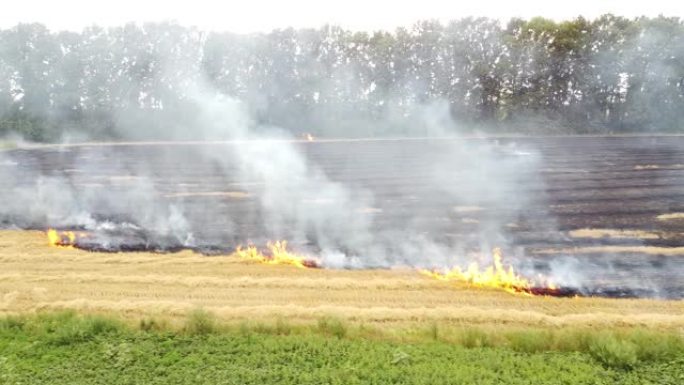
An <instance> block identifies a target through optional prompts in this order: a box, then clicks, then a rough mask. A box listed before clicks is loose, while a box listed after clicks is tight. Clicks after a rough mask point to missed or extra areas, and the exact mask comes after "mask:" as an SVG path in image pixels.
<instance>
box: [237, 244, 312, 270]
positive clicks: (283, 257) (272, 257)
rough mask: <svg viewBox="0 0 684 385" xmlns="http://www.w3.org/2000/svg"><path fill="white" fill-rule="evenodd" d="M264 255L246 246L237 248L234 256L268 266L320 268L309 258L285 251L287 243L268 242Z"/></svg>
mask: <svg viewBox="0 0 684 385" xmlns="http://www.w3.org/2000/svg"><path fill="white" fill-rule="evenodd" d="M266 249H267V252H266V253H262V252H261V251H259V249H257V248H256V246H248V247H247V248H245V249H243V248H242V247H241V246H238V248H237V249H235V252H234V255H235V256H237V257H240V258H243V259H249V260H252V261H257V262H260V263H265V264H268V265H292V266H296V267H299V268H313V267H320V263H319V262H318V261H317V260H315V259H313V258H310V257H306V256H303V255H299V254H295V253H293V252H291V251H289V250H288V249H287V241H276V242H268V243H267V244H266Z"/></svg>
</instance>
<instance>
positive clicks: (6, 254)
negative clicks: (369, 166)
mask: <svg viewBox="0 0 684 385" xmlns="http://www.w3.org/2000/svg"><path fill="white" fill-rule="evenodd" d="M282 246H284V245H282V244H280V245H275V244H274V245H272V247H273V250H272V253H274V254H271V251H268V250H264V253H260V252H258V251H256V250H255V249H251V248H247V249H244V248H243V249H240V250H239V251H237V252H234V253H232V255H220V256H219V255H216V256H212V257H207V256H205V255H201V254H198V253H195V252H191V251H181V252H178V253H170V254H159V253H150V252H129V253H101V252H89V251H84V250H79V249H77V248H72V247H55V246H51V245H49V244H48V242H47V239H46V235H45V233H44V232H38V231H28V232H27V231H3V232H1V233H0V248H1V249H2V258H0V265H1V267H2V270H1V271H2V273H1V274H0V292H2V293H3V295H2V297H0V310H1V311H3V312H10V313H14V312H22V313H25V312H32V311H38V310H43V311H44V310H56V309H77V310H80V311H86V312H98V313H102V312H105V313H107V312H115V313H119V314H121V313H124V314H128V315H131V316H134V317H135V316H149V315H154V316H159V315H163V316H165V317H182V316H184V315H185V314H186V313H188V312H190V311H192V310H194V309H196V308H197V307H202V308H204V309H207V310H208V311H211V312H212V313H214V314H216V315H217V316H219V317H221V318H222V319H225V320H228V321H230V320H234V321H236V320H245V319H262V320H263V319H276V318H278V317H286V318H287V319H288V320H290V321H292V322H309V321H313V320H316V319H318V318H320V317H323V316H330V315H332V316H337V317H340V318H343V319H348V320H350V321H358V322H365V323H382V324H384V325H388V324H412V323H416V322H426V321H435V322H450V323H454V322H455V323H459V324H477V325H504V324H505V325H508V326H509V327H516V326H519V327H522V326H534V327H552V326H561V325H566V324H567V325H570V324H572V325H575V326H576V325H580V326H581V325H586V326H592V327H596V326H606V327H611V326H621V327H624V326H648V327H655V328H660V329H677V328H681V327H682V326H684V316H683V315H682V314H684V303H682V302H681V301H663V300H649V299H623V300H620V301H616V300H613V299H607V298H585V297H572V298H553V297H548V296H531V295H522V294H519V293H517V294H511V293H507V292H506V291H503V290H500V289H497V288H487V287H482V286H479V285H473V284H467V283H464V282H461V281H459V280H453V281H447V282H444V281H443V280H442V279H432V278H430V277H428V276H426V275H424V274H420V272H417V271H416V270H414V269H411V268H395V269H372V270H368V269H358V270H333V269H321V268H315V266H314V265H309V266H307V264H308V263H306V262H305V260H304V259H300V258H299V257H298V256H295V255H293V254H291V253H289V252H288V253H286V252H284V251H283V249H279V247H282ZM275 253H281V254H275ZM278 263H280V264H278Z"/></svg>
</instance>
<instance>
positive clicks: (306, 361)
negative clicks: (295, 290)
mask: <svg viewBox="0 0 684 385" xmlns="http://www.w3.org/2000/svg"><path fill="white" fill-rule="evenodd" d="M214 322H215V321H213V320H212V319H211V318H210V317H209V316H207V315H206V314H205V313H194V315H192V316H191V317H190V318H188V320H187V321H186V323H185V324H184V326H183V328H182V329H180V330H177V331H169V330H168V329H165V328H164V327H163V326H162V327H161V328H160V324H159V323H155V321H154V320H150V319H147V321H145V322H142V323H141V324H140V328H136V329H132V328H130V327H126V326H124V325H123V324H122V323H121V322H120V321H117V320H116V319H111V318H103V317H92V316H90V317H78V316H75V315H74V314H71V313H57V314H49V315H41V316H38V317H12V318H5V319H0V381H2V383H3V384H8V385H9V384H12V385H15V384H131V383H141V384H197V383H202V384H204V383H207V384H208V383H211V384H269V383H274V384H275V383H277V384H321V383H326V384H369V383H373V384H397V383H402V384H453V383H477V384H660V385H662V384H679V383H681V380H682V368H683V367H684V362H683V361H682V359H681V355H682V353H683V352H684V343H682V341H681V339H680V340H675V339H672V338H671V337H670V338H668V337H666V336H663V335H658V334H654V333H644V332H641V333H633V334H631V335H627V336H624V337H622V338H615V337H612V336H610V335H603V336H600V337H597V335H598V334H597V333H595V334H588V333H586V332H584V333H574V334H573V333H566V335H565V338H564V339H562V340H563V341H565V342H564V343H565V345H561V347H565V348H568V347H570V345H571V344H572V342H574V344H575V346H578V347H579V348H580V349H581V350H582V351H572V350H565V351H556V352H550V351H545V349H546V346H547V345H546V341H548V340H549V339H553V336H554V335H553V334H549V333H543V334H539V333H537V334H534V333H529V332H528V333H518V334H511V335H509V336H508V338H509V341H510V344H509V346H507V347H493V346H492V345H491V343H490V342H488V341H489V340H488V338H487V336H488V334H485V333H482V332H478V331H477V330H475V329H471V330H468V331H467V332H465V333H462V336H463V337H464V338H462V340H461V341H460V342H459V343H454V342H453V341H445V340H444V339H443V338H442V337H441V336H440V335H439V334H438V333H435V332H434V330H433V332H432V333H428V334H427V335H426V336H425V337H423V338H422V339H421V340H418V341H414V342H400V341H392V340H387V339H379V338H378V337H377V336H378V334H377V331H375V330H373V329H372V328H370V329H369V328H356V329H349V328H348V327H347V326H346V325H345V324H343V323H340V322H339V321H334V320H327V321H320V322H319V323H318V324H317V325H314V326H312V327H310V328H306V329H304V328H301V327H299V328H297V327H293V326H291V325H290V324H288V323H287V322H286V321H281V322H279V323H278V324H276V325H275V326H271V327H267V326H263V324H262V325H261V326H250V325H248V324H241V325H240V326H239V327H234V328H221V327H219V326H217V324H215V323H214ZM351 333H355V334H353V335H349V334H351ZM555 336H558V334H555ZM550 337H551V338H550ZM540 341H541V343H540Z"/></svg>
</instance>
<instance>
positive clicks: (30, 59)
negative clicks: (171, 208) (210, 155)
mask: <svg viewBox="0 0 684 385" xmlns="http://www.w3.org/2000/svg"><path fill="white" fill-rule="evenodd" d="M683 76H684V22H683V21H682V20H681V19H679V18H676V17H664V16H660V17H656V18H647V17H641V18H634V19H628V18H624V17H620V16H616V15H610V14H608V15H603V16H600V17H598V18H596V19H593V20H588V19H585V18H582V17H578V18H576V19H573V20H565V21H560V22H556V21H553V20H548V19H544V18H539V17H537V18H532V19H529V20H523V19H512V20H510V21H509V22H508V23H507V24H506V25H502V24H501V22H500V21H499V20H496V19H490V18H463V19H459V20H453V21H450V22H448V23H441V22H439V21H436V20H425V21H420V22H417V23H415V24H414V25H412V26H410V27H407V28H398V29H397V30H395V31H376V32H373V33H367V32H358V31H351V30H346V29H344V28H341V27H337V26H324V27H322V28H319V29H309V28H307V29H294V28H286V29H280V30H275V31H272V32H270V33H258V34H249V35H239V34H232V33H206V34H204V33H200V32H199V31H197V30H195V29H194V28H186V27H183V26H180V25H177V24H174V23H161V24H153V23H150V24H144V25H135V24H127V25H125V26H121V27H115V28H108V29H103V28H100V27H97V26H93V27H90V28H86V29H84V30H83V31H81V32H78V33H75V32H58V31H50V30H48V28H47V27H46V26H44V25H41V24H19V25H17V26H15V27H13V28H8V29H4V30H0V79H3V80H4V82H5V83H4V84H5V85H4V86H0V137H2V136H4V135H5V134H7V133H16V134H19V135H21V136H23V137H24V138H26V139H30V140H33V141H44V142H50V141H55V140H59V139H60V137H62V136H64V137H70V138H74V137H76V138H90V139H129V140H130V139H184V138H190V139H196V138H198V137H200V138H208V139H225V138H224V137H221V136H220V135H218V134H217V133H215V132H213V131H211V130H206V131H202V130H203V123H205V124H206V122H203V121H202V120H201V119H202V116H203V113H202V112H201V108H200V107H201V106H202V105H205V104H207V103H208V102H210V99H209V98H206V97H205V98H201V97H198V98H194V97H191V96H190V95H191V94H193V93H196V91H197V89H201V87H203V86H204V87H206V88H208V89H209V92H208V93H209V94H212V93H213V92H218V93H221V94H224V95H230V96H231V97H235V98H236V99H239V100H241V101H244V102H246V105H247V106H249V108H250V110H252V112H253V113H254V114H253V118H254V119H255V122H256V123H260V124H263V125H267V126H273V125H275V126H279V127H282V128H284V129H286V130H291V131H292V132H293V133H295V134H301V133H303V132H311V133H312V134H314V135H317V136H333V137H334V136H344V137H349V136H382V135H389V136H401V135H429V134H437V135H439V134H440V131H439V130H438V131H437V132H432V130H434V129H435V127H434V126H435V123H440V124H441V123H444V122H442V120H444V118H445V117H451V118H453V119H454V120H456V121H457V122H458V123H460V124H461V126H462V127H472V128H477V129H491V130H493V131H495V132H497V133H525V132H530V133H546V134H554V133H601V134H605V133H611V132H614V133H619V132H653V131H658V132H681V130H682V128H684V112H683V111H684V110H683V109H682V108H681V107H682V98H684V82H683V81H682V79H683ZM198 87H199V88H198ZM190 90H195V91H194V92H189V91H190ZM426 106H430V107H429V108H428V109H427V110H423V109H422V108H424V107H426ZM424 115H429V116H431V117H434V118H433V119H434V121H433V122H432V123H430V124H423V123H425V118H424ZM437 125H439V124H437ZM442 128H443V127H442Z"/></svg>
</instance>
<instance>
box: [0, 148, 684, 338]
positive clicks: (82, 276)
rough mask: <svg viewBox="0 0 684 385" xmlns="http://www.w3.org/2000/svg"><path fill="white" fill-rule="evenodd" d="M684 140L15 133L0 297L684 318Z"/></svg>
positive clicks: (380, 315) (415, 315) (7, 172)
mask: <svg viewBox="0 0 684 385" xmlns="http://www.w3.org/2000/svg"><path fill="white" fill-rule="evenodd" d="M580 148H581V149H582V151H583V155H582V156H581V157H578V156H577V155H576V152H577V151H578V149H580ZM683 152H684V138H680V137H648V138H647V137H622V138H621V137H610V138H589V137H584V138H580V137H577V138H527V139H512V138H509V139H499V140H491V139H490V140H484V139H449V140H429V139H412V140H346V141H345V140H336V141H325V140H317V139H314V138H313V137H307V138H306V139H304V140H295V141H255V142H245V141H242V142H216V143H148V144H134V143H131V144H120V145H104V144H102V145H98V144H90V145H76V146H44V147H37V148H30V149H17V150H11V151H5V152H3V153H2V154H0V155H1V159H2V161H1V162H0V176H2V177H3V180H4V181H5V188H4V189H3V190H2V192H1V194H2V198H3V199H4V201H5V202H8V203H7V204H6V205H5V206H4V207H3V208H2V210H1V211H0V220H1V221H2V224H3V225H4V226H5V227H6V228H7V230H4V231H3V232H2V238H3V244H2V247H3V253H2V264H3V269H2V272H3V274H2V276H1V277H0V285H1V286H0V288H1V290H0V294H2V302H0V305H1V306H2V310H3V311H7V312H13V311H24V310H36V309H43V308H62V307H64V308H86V309H90V310H96V311H99V310H103V311H107V310H122V311H127V312H139V313H146V312H150V311H153V312H155V311H158V312H170V313H172V314H174V313H183V312H185V311H187V310H188V309H190V308H193V307H197V306H202V307H207V308H211V309H213V310H215V311H216V312H217V313H218V314H222V315H223V316H225V317H227V318H236V319H240V318H243V317H251V316H261V315H272V316H276V315H287V316H293V317H300V318H305V319H306V318H312V317H314V316H317V315H321V314H325V313H328V312H332V313H335V314H342V315H344V316H345V317H349V318H353V319H362V320H372V321H382V322H384V321H397V322H404V321H409V320H419V319H433V318H436V319H456V320H463V321H467V322H471V321H472V322H485V321H484V320H485V319H487V320H491V321H492V322H506V323H524V324H526V323H530V322H532V323H542V324H558V323H564V322H570V320H573V322H575V321H578V322H579V321H581V322H586V323H588V324H593V323H596V322H598V323H605V322H608V323H618V324H643V323H647V324H650V323H654V324H657V325H660V326H667V327H670V326H672V327H675V326H677V327H678V326H681V325H682V322H683V321H682V318H681V315H680V314H682V310H683V308H682V303H681V301H668V300H679V299H681V298H683V297H684V236H683V234H684V221H682V220H681V215H680V214H681V213H682V212H684V204H682V202H684V200H682V194H681V188H682V187H683V186H684V169H683V168H682V167H679V165H680V163H681V162H680V160H681V158H682V156H683V155H684V154H683ZM17 228H19V229H26V230H34V231H31V232H22V231H18V230H16V229H17ZM268 265H272V266H268ZM554 297H564V298H554ZM599 297H607V298H605V299H604V298H599ZM610 298H623V300H622V301H618V302H612V301H611V300H610ZM628 299H629V300H628ZM637 309H643V311H641V310H640V311H637ZM486 322H490V321H486Z"/></svg>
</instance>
